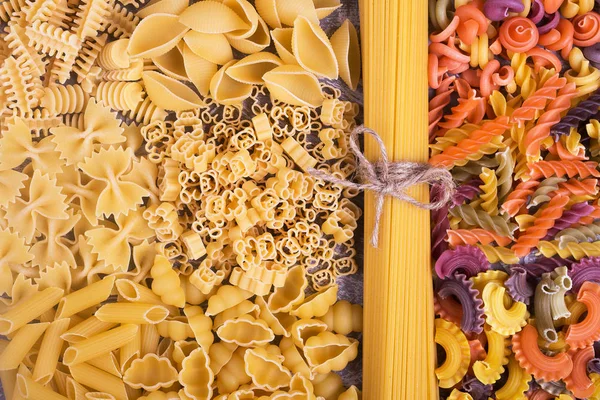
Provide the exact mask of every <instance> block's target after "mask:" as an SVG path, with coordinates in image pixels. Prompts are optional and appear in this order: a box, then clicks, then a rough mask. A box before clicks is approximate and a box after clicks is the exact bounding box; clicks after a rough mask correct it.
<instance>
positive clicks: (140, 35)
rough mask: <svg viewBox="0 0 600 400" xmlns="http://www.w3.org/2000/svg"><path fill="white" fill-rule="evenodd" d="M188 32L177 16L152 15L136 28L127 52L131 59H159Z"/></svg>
mask: <svg viewBox="0 0 600 400" xmlns="http://www.w3.org/2000/svg"><path fill="white" fill-rule="evenodd" d="M188 30H189V28H188V27H186V26H185V25H183V24H182V23H180V22H179V17H178V16H177V15H171V14H162V13H157V14H152V15H150V16H148V17H147V18H144V19H142V21H141V22H140V23H139V24H138V26H136V28H135V30H134V31H133V34H132V35H131V38H130V39H129V46H128V47H127V52H128V53H129V56H130V57H131V58H152V57H158V56H160V55H162V54H165V53H166V52H167V51H169V50H171V49H172V48H173V47H175V46H176V45H177V42H179V40H180V39H181V38H182V37H183V35H185V33H186V32H187V31H188Z"/></svg>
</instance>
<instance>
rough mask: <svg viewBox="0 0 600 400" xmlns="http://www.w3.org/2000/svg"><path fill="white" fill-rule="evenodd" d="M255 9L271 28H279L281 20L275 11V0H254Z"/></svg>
mask: <svg viewBox="0 0 600 400" xmlns="http://www.w3.org/2000/svg"><path fill="white" fill-rule="evenodd" d="M254 5H255V7H256V11H258V14H259V15H260V16H261V17H262V19H264V20H265V22H266V23H267V24H269V26H270V27H271V28H273V29H276V28H281V27H282V25H281V20H280V19H279V14H278V13H277V0H256V1H255V2H254Z"/></svg>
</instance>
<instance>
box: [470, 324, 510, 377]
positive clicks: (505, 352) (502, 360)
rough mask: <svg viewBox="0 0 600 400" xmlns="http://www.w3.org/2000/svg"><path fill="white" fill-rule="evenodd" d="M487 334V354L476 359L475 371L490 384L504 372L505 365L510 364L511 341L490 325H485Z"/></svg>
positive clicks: (477, 375)
mask: <svg viewBox="0 0 600 400" xmlns="http://www.w3.org/2000/svg"><path fill="white" fill-rule="evenodd" d="M485 336H486V338H487V354H486V356H485V359H483V360H478V361H475V363H474V364H473V373H474V374H475V376H476V377H477V379H478V380H479V381H480V382H482V383H484V384H486V385H490V384H494V383H496V381H498V380H499V379H500V376H501V375H502V373H504V366H505V365H506V364H508V356H509V354H510V350H509V348H508V346H509V343H510V341H509V340H508V338H507V337H506V336H504V335H501V334H499V333H498V332H495V331H494V330H492V329H491V328H490V327H489V325H486V326H485Z"/></svg>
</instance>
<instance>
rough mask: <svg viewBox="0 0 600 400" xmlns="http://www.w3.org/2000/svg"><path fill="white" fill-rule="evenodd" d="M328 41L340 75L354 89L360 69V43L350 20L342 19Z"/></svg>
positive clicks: (356, 85)
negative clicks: (340, 24) (342, 21)
mask: <svg viewBox="0 0 600 400" xmlns="http://www.w3.org/2000/svg"><path fill="white" fill-rule="evenodd" d="M330 41H331V45H332V46H333V51H334V53H335V57H336V59H337V62H338V65H339V68H340V77H341V78H342V80H343V81H344V82H346V84H347V85H348V86H350V88H351V89H352V90H356V88H357V87H358V81H359V79H360V69H361V63H360V45H359V43H358V33H357V32H356V28H355V27H354V25H352V22H350V20H346V21H344V23H343V24H342V26H340V27H339V28H338V30H337V31H335V33H334V34H333V35H332V36H331V39H330Z"/></svg>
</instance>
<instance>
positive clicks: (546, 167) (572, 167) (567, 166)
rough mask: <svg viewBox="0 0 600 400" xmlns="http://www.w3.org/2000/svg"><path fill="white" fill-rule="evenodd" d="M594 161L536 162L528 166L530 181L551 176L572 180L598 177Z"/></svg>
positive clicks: (599, 175)
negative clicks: (565, 177)
mask: <svg viewBox="0 0 600 400" xmlns="http://www.w3.org/2000/svg"><path fill="white" fill-rule="evenodd" d="M597 167H598V163H597V162H595V161H538V162H536V163H531V164H529V169H530V171H531V179H540V178H550V177H551V176H567V177H569V178H573V177H575V176H579V177H580V178H587V177H588V176H594V177H596V178H598V177H600V172H599V171H598V170H597V169H596V168H597Z"/></svg>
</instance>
